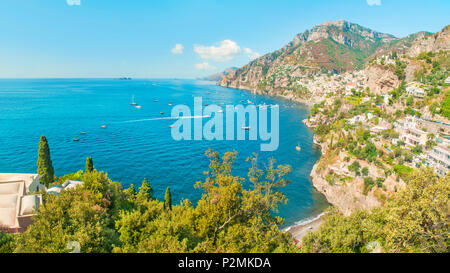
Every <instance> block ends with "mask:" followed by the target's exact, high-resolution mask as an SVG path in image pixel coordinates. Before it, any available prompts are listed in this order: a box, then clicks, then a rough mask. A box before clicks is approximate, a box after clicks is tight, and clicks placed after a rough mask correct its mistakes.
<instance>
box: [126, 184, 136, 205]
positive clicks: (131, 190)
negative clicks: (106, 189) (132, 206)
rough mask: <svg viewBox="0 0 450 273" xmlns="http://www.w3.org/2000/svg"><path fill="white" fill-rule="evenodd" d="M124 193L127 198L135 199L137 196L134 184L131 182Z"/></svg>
mask: <svg viewBox="0 0 450 273" xmlns="http://www.w3.org/2000/svg"><path fill="white" fill-rule="evenodd" d="M125 194H126V196H127V197H128V199H129V200H131V201H134V200H136V197H137V191H136V189H135V188H134V185H133V184H131V185H130V187H128V189H126V190H125Z"/></svg>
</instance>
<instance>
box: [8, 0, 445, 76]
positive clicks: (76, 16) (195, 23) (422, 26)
mask: <svg viewBox="0 0 450 273" xmlns="http://www.w3.org/2000/svg"><path fill="white" fill-rule="evenodd" d="M369 4H370V5H369ZM449 14H450V1H448V0H428V1H425V0H420V1H416V0H334V1H331V0H328V1H325V0H314V1H302V0H277V1H275V0H272V1H266V0H258V1H256V0H239V1H235V0H226V1H224V0H221V1H214V0H209V1H206V0H205V1H202V0H165V1H157V0H151V1H147V0H127V1H124V0H110V1H108V0H2V1H0V78H39V77H46V78H47V77H56V78H61V77H62V78H64V77H81V78H83V77H119V76H130V77H139V78H172V77H177V78H193V77H199V76H204V75H209V74H212V73H215V72H218V71H222V70H223V69H224V68H227V67H230V66H241V65H244V64H246V63H248V62H249V61H250V59H251V58H254V57H256V56H258V55H264V54H266V53H268V52H271V51H273V50H276V49H278V48H280V47H282V46H283V45H285V44H286V43H287V42H289V41H290V40H292V38H293V37H294V36H295V35H296V34H297V33H300V32H303V31H305V30H306V29H309V28H311V27H313V26H314V25H316V24H320V23H323V22H325V21H328V20H338V19H345V20H348V21H350V22H354V23H358V24H360V25H362V26H366V27H369V28H371V29H374V30H377V31H380V32H386V33H391V34H393V35H395V36H397V37H403V36H406V35H408V34H411V33H414V32H418V31H430V32H437V31H439V30H441V29H442V28H443V27H444V26H446V25H447V24H450V20H449V18H450V16H449ZM177 44H178V46H176V45H177Z"/></svg>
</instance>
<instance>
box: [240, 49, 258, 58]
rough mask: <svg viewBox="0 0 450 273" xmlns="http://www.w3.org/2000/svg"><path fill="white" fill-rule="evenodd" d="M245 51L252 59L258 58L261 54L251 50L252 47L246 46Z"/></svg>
mask: <svg viewBox="0 0 450 273" xmlns="http://www.w3.org/2000/svg"><path fill="white" fill-rule="evenodd" d="M244 52H245V53H246V54H247V56H248V57H249V58H250V60H253V59H256V58H258V57H259V56H260V55H259V53H258V52H255V51H253V50H251V49H250V48H244Z"/></svg>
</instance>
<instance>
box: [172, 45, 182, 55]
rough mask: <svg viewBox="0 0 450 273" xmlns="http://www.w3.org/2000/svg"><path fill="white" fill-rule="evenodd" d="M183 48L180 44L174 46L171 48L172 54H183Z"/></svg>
mask: <svg viewBox="0 0 450 273" xmlns="http://www.w3.org/2000/svg"><path fill="white" fill-rule="evenodd" d="M183 49H184V46H183V45H182V44H176V45H175V47H174V48H172V50H171V51H172V54H183Z"/></svg>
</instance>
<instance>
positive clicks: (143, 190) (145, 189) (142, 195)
mask: <svg viewBox="0 0 450 273" xmlns="http://www.w3.org/2000/svg"><path fill="white" fill-rule="evenodd" d="M137 198H138V199H139V200H141V201H143V200H150V199H152V198H153V189H152V187H151V186H150V183H149V182H148V180H147V178H144V180H143V181H142V185H141V187H140V188H139V193H138V196H137Z"/></svg>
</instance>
